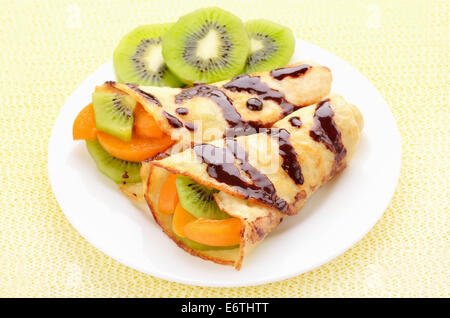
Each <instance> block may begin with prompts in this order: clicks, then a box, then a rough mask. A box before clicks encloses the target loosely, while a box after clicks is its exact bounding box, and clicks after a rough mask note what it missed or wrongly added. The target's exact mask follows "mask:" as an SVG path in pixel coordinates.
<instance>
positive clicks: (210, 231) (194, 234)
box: [184, 218, 241, 246]
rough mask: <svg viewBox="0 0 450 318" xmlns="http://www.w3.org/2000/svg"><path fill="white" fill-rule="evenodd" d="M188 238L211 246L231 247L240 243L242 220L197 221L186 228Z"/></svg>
mask: <svg viewBox="0 0 450 318" xmlns="http://www.w3.org/2000/svg"><path fill="white" fill-rule="evenodd" d="M184 233H185V235H186V237H187V238H188V239H190V240H192V241H195V242H198V243H201V244H205V245H209V246H230V245H236V244H239V242H240V233H241V220H240V219H238V218H230V219H224V220H211V219H197V220H195V221H192V222H190V223H188V224H186V225H185V226H184Z"/></svg>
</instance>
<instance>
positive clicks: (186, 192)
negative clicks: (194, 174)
mask: <svg viewBox="0 0 450 318" xmlns="http://www.w3.org/2000/svg"><path fill="white" fill-rule="evenodd" d="M175 184H176V187H177V192H178V198H179V199H180V204H181V206H182V207H183V209H185V210H186V211H187V212H189V213H190V214H192V215H193V216H195V217H196V218H205V219H214V220H222V219H226V218H229V217H230V216H229V215H228V214H227V213H225V212H223V211H221V210H220V209H219V207H218V206H217V203H216V201H215V200H214V194H215V193H217V192H219V191H218V190H216V189H213V188H209V187H206V186H204V185H201V184H199V183H197V182H195V181H194V180H192V179H190V178H188V177H186V176H183V175H179V176H178V177H177V180H176V181H175Z"/></svg>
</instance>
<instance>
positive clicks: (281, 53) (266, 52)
mask: <svg viewBox="0 0 450 318" xmlns="http://www.w3.org/2000/svg"><path fill="white" fill-rule="evenodd" d="M245 28H246V29H247V32H248V36H249V38H250V54H249V56H248V58H247V61H246V68H245V73H253V72H258V71H267V70H271V69H274V68H278V67H282V66H285V65H286V64H287V63H288V62H289V60H290V59H291V57H292V54H293V53H294V48H295V38H294V35H293V33H292V31H291V30H290V29H289V28H287V27H285V26H283V25H280V24H278V23H275V22H272V21H268V20H264V19H258V20H250V21H248V22H247V23H246V24H245Z"/></svg>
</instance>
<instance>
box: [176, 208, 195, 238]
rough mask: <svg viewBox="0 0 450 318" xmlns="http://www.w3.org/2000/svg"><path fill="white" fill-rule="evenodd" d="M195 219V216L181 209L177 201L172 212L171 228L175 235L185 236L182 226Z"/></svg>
mask: <svg viewBox="0 0 450 318" xmlns="http://www.w3.org/2000/svg"><path fill="white" fill-rule="evenodd" d="M195 220H196V219H195V217H194V216H193V215H192V214H190V213H189V212H187V211H186V210H185V209H183V207H182V206H181V204H180V203H178V204H177V207H176V208H175V213H174V214H173V220H172V229H173V231H174V232H175V234H176V235H178V236H181V237H186V234H184V226H185V225H186V224H188V223H190V222H193V221H195Z"/></svg>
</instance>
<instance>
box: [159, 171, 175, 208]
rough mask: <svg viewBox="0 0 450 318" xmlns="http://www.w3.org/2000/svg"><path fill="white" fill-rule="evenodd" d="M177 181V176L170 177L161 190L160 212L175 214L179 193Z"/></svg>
mask: <svg viewBox="0 0 450 318" xmlns="http://www.w3.org/2000/svg"><path fill="white" fill-rule="evenodd" d="M175 180H177V175H176V174H171V175H169V177H168V178H167V179H166V181H165V182H164V184H163V186H162V188H161V192H160V193H159V202H158V208H159V212H161V213H164V214H172V213H174V212H175V208H176V206H177V204H178V193H177V187H176V185H175Z"/></svg>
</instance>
